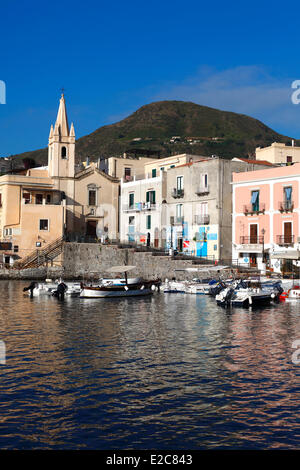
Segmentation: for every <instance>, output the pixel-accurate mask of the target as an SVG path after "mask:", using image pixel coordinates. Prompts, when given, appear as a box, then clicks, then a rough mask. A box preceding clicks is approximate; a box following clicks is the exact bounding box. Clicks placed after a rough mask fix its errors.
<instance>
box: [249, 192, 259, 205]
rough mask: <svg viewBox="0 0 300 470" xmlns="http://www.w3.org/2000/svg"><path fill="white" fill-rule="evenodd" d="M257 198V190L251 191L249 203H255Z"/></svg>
mask: <svg viewBox="0 0 300 470" xmlns="http://www.w3.org/2000/svg"><path fill="white" fill-rule="evenodd" d="M257 198H258V191H253V192H252V195H251V204H255V203H256V201H257Z"/></svg>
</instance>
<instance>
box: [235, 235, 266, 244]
mask: <svg viewBox="0 0 300 470" xmlns="http://www.w3.org/2000/svg"><path fill="white" fill-rule="evenodd" d="M263 242H264V237H263V236H258V235H256V236H250V237H244V236H242V237H240V245H262V244H263Z"/></svg>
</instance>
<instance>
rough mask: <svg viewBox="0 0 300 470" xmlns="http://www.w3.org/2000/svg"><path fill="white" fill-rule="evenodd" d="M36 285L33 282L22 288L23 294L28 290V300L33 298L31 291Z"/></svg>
mask: <svg viewBox="0 0 300 470" xmlns="http://www.w3.org/2000/svg"><path fill="white" fill-rule="evenodd" d="M36 285H37V283H36V282H35V281H32V282H31V283H30V284H29V286H28V287H24V289H23V292H27V291H28V290H29V291H30V298H32V297H33V289H34V288H35V287H36Z"/></svg>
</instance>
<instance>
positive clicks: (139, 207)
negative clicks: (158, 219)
mask: <svg viewBox="0 0 300 470" xmlns="http://www.w3.org/2000/svg"><path fill="white" fill-rule="evenodd" d="M155 209H156V204H155V203H154V202H136V203H135V204H123V211H124V212H140V211H149V210H155Z"/></svg>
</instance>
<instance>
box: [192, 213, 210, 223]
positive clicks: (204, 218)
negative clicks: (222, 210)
mask: <svg viewBox="0 0 300 470" xmlns="http://www.w3.org/2000/svg"><path fill="white" fill-rule="evenodd" d="M194 222H195V224H196V225H208V224H209V215H207V214H205V215H195V218H194Z"/></svg>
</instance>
